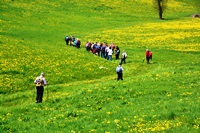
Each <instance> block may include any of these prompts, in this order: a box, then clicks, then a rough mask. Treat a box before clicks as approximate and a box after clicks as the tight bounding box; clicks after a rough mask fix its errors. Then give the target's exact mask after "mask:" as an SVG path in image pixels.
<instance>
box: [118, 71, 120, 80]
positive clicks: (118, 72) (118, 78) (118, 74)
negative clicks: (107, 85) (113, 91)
mask: <svg viewBox="0 0 200 133" xmlns="http://www.w3.org/2000/svg"><path fill="white" fill-rule="evenodd" d="M119 79H120V74H119V72H117V80H119Z"/></svg>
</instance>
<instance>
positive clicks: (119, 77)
mask: <svg viewBox="0 0 200 133" xmlns="http://www.w3.org/2000/svg"><path fill="white" fill-rule="evenodd" d="M117 75H118V76H117V80H120V79H121V80H123V77H122V73H120V72H117Z"/></svg>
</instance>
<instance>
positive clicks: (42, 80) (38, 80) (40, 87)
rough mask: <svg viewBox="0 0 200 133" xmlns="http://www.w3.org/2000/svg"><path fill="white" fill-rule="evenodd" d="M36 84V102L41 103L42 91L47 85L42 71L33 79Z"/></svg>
mask: <svg viewBox="0 0 200 133" xmlns="http://www.w3.org/2000/svg"><path fill="white" fill-rule="evenodd" d="M34 83H35V85H36V92H37V94H36V95H37V96H36V103H42V97H43V92H44V86H45V85H47V84H48V83H47V81H46V79H45V78H44V73H43V72H42V73H41V75H40V76H38V77H37V78H36V79H35V81H34Z"/></svg>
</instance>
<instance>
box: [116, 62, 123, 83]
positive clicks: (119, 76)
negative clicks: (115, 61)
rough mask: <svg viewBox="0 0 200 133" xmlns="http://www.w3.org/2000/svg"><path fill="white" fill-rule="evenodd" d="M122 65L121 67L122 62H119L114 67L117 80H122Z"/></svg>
mask: <svg viewBox="0 0 200 133" xmlns="http://www.w3.org/2000/svg"><path fill="white" fill-rule="evenodd" d="M123 71H124V69H123V67H122V64H121V63H119V65H118V66H117V68H116V72H117V81H118V80H123Z"/></svg>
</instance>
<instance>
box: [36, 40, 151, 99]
mask: <svg viewBox="0 0 200 133" xmlns="http://www.w3.org/2000/svg"><path fill="white" fill-rule="evenodd" d="M65 42H66V45H70V46H73V47H77V48H80V45H81V41H80V40H79V39H76V38H75V37H74V36H70V37H68V36H66V37H65ZM85 48H86V50H87V51H88V52H91V53H93V54H95V55H97V56H100V57H102V58H104V59H107V60H110V61H111V60H112V55H113V54H115V60H118V59H120V49H119V47H118V46H115V45H114V43H111V44H110V45H109V46H108V44H107V43H106V42H104V43H97V42H95V43H94V42H93V43H91V42H90V41H88V42H86V44H85ZM126 58H127V54H126V52H125V51H124V50H122V54H121V61H120V63H119V65H118V66H117V68H116V73H117V81H118V80H123V71H124V69H123V67H122V63H124V64H126ZM145 58H146V61H147V64H150V60H151V59H152V52H151V51H149V50H148V49H146V53H145ZM144 60H145V59H144ZM144 60H143V62H144ZM34 83H35V85H36V92H37V93H36V103H42V98H43V92H44V86H46V85H47V84H48V82H47V81H46V79H45V77H44V73H43V72H42V73H41V74H40V76H38V77H37V78H36V79H35V81H34Z"/></svg>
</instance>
